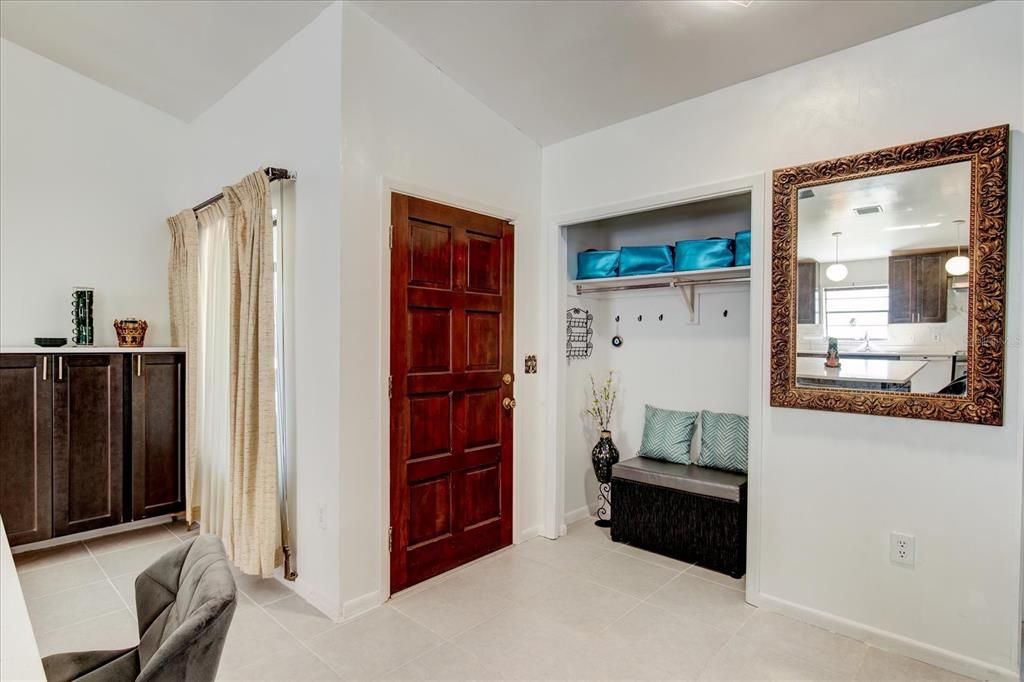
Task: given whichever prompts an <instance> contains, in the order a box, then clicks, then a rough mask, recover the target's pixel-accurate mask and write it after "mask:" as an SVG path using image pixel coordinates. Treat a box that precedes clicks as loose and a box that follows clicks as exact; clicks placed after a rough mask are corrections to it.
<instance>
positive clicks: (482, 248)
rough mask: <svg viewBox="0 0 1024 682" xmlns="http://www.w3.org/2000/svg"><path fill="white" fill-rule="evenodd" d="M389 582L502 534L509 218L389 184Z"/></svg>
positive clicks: (410, 579) (506, 529)
mask: <svg viewBox="0 0 1024 682" xmlns="http://www.w3.org/2000/svg"><path fill="white" fill-rule="evenodd" d="M392 223H393V230H394V239H393V244H392V254H391V372H392V398H391V524H392V533H393V535H392V551H391V589H392V592H397V591H398V590H401V589H403V588H405V587H408V586H410V585H413V584H415V583H417V582H420V581H422V580H425V579H427V578H429V577H431V576H433V575H436V574H438V573H441V572H443V571H446V570H448V569H450V568H453V567H455V566H458V565H460V564H462V563H465V562H467V561H470V560H472V559H475V558H477V557H479V556H482V555H484V554H487V553H489V552H492V551H494V550H496V549H499V548H500V547H503V546H505V545H508V544H511V542H512V413H511V410H509V409H504V408H503V406H502V401H503V399H505V398H511V397H512V395H513V392H512V386H511V385H510V384H506V383H504V382H503V381H502V376H503V375H505V374H509V375H511V373H512V309H513V308H512V305H513V300H512V263H513V253H514V244H513V228H512V226H511V225H510V224H509V223H507V222H504V221H501V220H498V219H496V218H491V217H488V216H483V215H477V214H474V213H470V212H468V211H463V210H460V209H456V208H452V207H449V206H443V205H441V204H435V203H432V202H428V201H424V200H421V199H416V198H412V197H407V196H403V195H400V194H393V195H392Z"/></svg>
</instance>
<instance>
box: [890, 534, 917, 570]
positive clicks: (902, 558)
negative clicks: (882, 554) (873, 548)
mask: <svg viewBox="0 0 1024 682" xmlns="http://www.w3.org/2000/svg"><path fill="white" fill-rule="evenodd" d="M889 561H891V562H892V563H894V564H901V565H903V566H913V565H914V536H913V535H909V534H907V533H897V532H895V531H893V532H891V533H889Z"/></svg>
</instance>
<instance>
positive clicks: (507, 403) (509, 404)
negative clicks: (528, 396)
mask: <svg viewBox="0 0 1024 682" xmlns="http://www.w3.org/2000/svg"><path fill="white" fill-rule="evenodd" d="M501 406H502V407H504V408H505V409H506V410H511V409H512V408H514V407H515V406H516V399H515V398H505V399H504V400H502V401H501Z"/></svg>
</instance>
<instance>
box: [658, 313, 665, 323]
mask: <svg viewBox="0 0 1024 682" xmlns="http://www.w3.org/2000/svg"><path fill="white" fill-rule="evenodd" d="M664 321H665V315H664V314H660V315H658V322H664Z"/></svg>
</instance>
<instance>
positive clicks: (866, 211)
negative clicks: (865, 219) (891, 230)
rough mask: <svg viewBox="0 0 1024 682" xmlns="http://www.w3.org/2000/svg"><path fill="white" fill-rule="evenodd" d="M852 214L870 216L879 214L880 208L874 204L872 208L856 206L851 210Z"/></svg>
mask: <svg viewBox="0 0 1024 682" xmlns="http://www.w3.org/2000/svg"><path fill="white" fill-rule="evenodd" d="M853 212H854V213H856V214H857V215H871V214H872V213H881V212H882V207H881V206H879V205H878V204H875V205H874V206H858V207H857V208H855V209H853Z"/></svg>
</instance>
